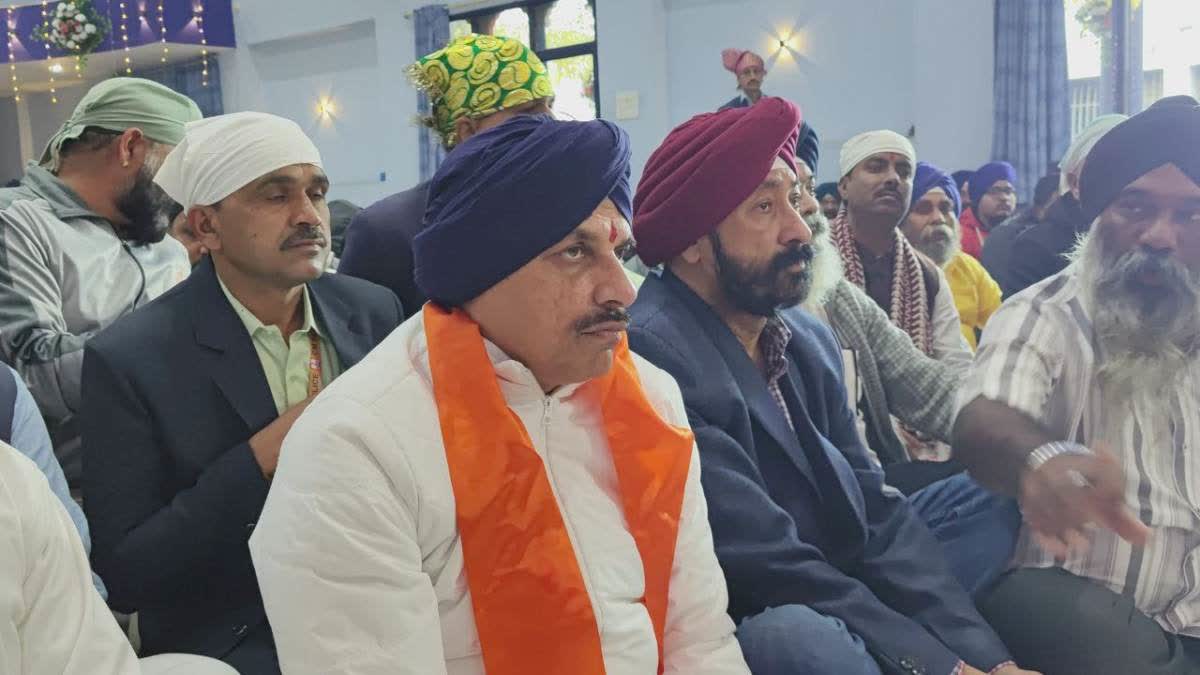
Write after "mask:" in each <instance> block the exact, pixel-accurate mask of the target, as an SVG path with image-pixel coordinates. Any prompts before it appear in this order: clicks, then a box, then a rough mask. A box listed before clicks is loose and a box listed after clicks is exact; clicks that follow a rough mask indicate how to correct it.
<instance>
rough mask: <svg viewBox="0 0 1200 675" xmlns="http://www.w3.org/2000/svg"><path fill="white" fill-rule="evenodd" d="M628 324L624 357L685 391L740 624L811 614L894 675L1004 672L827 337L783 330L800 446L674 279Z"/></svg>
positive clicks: (760, 382) (787, 384)
mask: <svg viewBox="0 0 1200 675" xmlns="http://www.w3.org/2000/svg"><path fill="white" fill-rule="evenodd" d="M631 314H632V317H633V322H632V324H631V325H630V329H629V344H630V347H631V348H632V349H633V350H634V351H636V352H637V353H638V354H641V355H642V356H643V357H645V358H646V359H647V360H649V361H650V362H651V363H653V364H654V365H656V366H658V367H659V368H662V369H664V370H666V371H667V372H668V373H670V374H671V375H672V376H674V377H675V379H676V381H677V382H678V383H679V387H680V389H681V390H682V392H683V400H684V404H685V405H686V407H687V412H688V421H689V422H690V423H691V425H692V430H693V431H694V432H695V434H696V443H697V445H698V446H699V449H700V463H701V467H702V472H701V478H700V480H701V482H702V483H703V486H704V495H705V497H706V498H707V500H708V517H709V522H710V523H711V524H712V530H713V541H714V544H715V547H716V552H717V558H718V559H719V560H720V562H721V567H722V569H723V570H724V572H725V578H726V581H727V583H728V585H729V613H730V614H731V615H732V616H733V618H734V619H735V620H738V621H740V620H741V619H743V618H745V617H749V616H753V615H756V614H758V613H760V612H762V611H764V610H766V609H767V608H770V607H778V606H781V605H789V604H801V605H806V606H808V607H811V608H812V609H813V610H815V611H817V612H820V613H822V614H825V615H827V616H832V617H836V618H838V619H841V620H842V621H844V622H845V623H846V625H847V626H849V627H850V630H851V631H853V632H854V633H855V634H857V635H859V636H860V637H861V638H862V639H863V641H864V642H865V643H866V646H867V649H868V650H869V651H870V652H871V654H872V655H873V656H874V657H875V658H876V660H877V661H878V662H879V664H880V666H882V667H883V672H884V673H888V674H893V673H917V672H929V673H949V672H950V671H951V670H952V669H953V668H954V666H955V665H956V664H957V662H958V659H959V658H960V657H961V658H964V659H967V660H968V661H969V662H971V663H975V664H978V665H982V666H986V667H988V668H991V667H993V666H995V665H998V664H1000V663H1002V662H1004V661H1007V660H1008V653H1007V651H1006V650H1005V648H1004V646H1003V645H1002V644H1000V640H999V638H998V637H997V636H996V634H995V633H994V632H993V631H992V630H991V629H990V628H989V627H988V626H987V624H986V623H984V620H983V618H982V617H981V616H980V615H979V614H978V613H977V612H976V611H975V607H974V605H973V604H972V603H971V600H970V598H969V597H967V594H966V592H965V591H963V589H962V587H961V586H959V584H958V582H957V581H956V580H955V579H954V577H952V576H951V574H950V572H949V569H948V567H947V565H946V563H945V560H944V558H943V555H942V551H941V548H940V547H939V545H938V542H937V541H936V540H935V539H934V538H933V535H932V534H930V532H929V530H928V529H927V528H926V526H925V524H924V523H922V522H921V521H920V519H919V518H918V517H917V515H916V514H915V513H914V511H913V509H912V508H911V507H910V506H909V504H908V503H907V502H906V501H905V500H904V499H903V498H901V497H900V496H899V495H898V494H897V493H896V492H895V491H893V490H890V489H886V488H885V487H884V482H883V474H882V472H881V471H880V470H879V469H878V468H877V467H876V466H875V465H874V464H873V463H872V461H871V460H870V458H869V456H868V454H867V451H866V448H865V447H864V446H863V444H862V442H861V440H860V439H859V436H858V432H857V430H856V428H855V426H854V413H853V412H851V410H850V407H849V404H848V403H847V397H846V390H845V383H844V381H843V375H842V362H841V351H840V349H839V348H838V345H837V342H836V340H835V338H834V337H833V333H832V332H830V330H829V328H827V327H826V326H825V325H824V324H822V323H821V322H820V321H818V320H817V319H816V318H814V317H812V316H811V315H809V314H807V313H805V312H800V311H795V312H787V313H785V314H784V315H782V316H781V318H782V319H783V321H785V322H786V323H787V326H788V328H789V329H790V330H791V332H792V338H791V341H790V342H789V343H788V347H787V353H788V361H789V368H788V377H787V378H785V380H783V381H781V384H782V385H784V386H783V387H782V389H783V396H784V399H785V401H786V402H787V405H788V410H789V411H790V412H791V417H792V422H793V424H794V426H795V431H793V430H792V429H791V428H790V427H789V426H788V423H787V418H785V417H784V415H783V411H782V410H781V409H780V407H779V405H778V404H777V403H776V402H775V399H774V398H773V397H772V395H771V393H770V390H769V389H768V388H767V384H766V381H765V380H764V378H763V377H762V375H761V374H760V373H759V370H758V368H757V367H756V366H755V365H754V362H753V361H752V360H751V359H750V357H749V356H748V355H747V354H746V350H745V349H744V348H743V347H742V345H741V343H740V342H739V341H738V339H737V338H736V337H735V336H734V335H733V333H732V332H731V331H730V330H729V328H728V327H727V326H726V325H725V323H724V322H723V321H722V320H721V319H720V317H718V316H717V314H716V313H715V312H714V311H713V310H712V308H710V307H709V306H708V304H706V303H705V302H704V300H702V299H701V298H700V297H699V296H697V295H696V294H695V293H694V292H693V291H692V290H691V289H690V288H689V287H688V286H687V285H686V284H684V283H683V282H682V281H681V280H680V279H679V278H678V277H676V276H675V275H674V274H672V273H671V272H670V271H666V272H663V273H662V276H661V277H659V276H657V275H654V274H652V275H650V276H648V277H647V278H646V281H645V282H644V283H643V284H642V287H641V289H640V290H639V291H638V298H637V302H635V303H634V304H633V307H632V310H631ZM797 639H803V636H797Z"/></svg>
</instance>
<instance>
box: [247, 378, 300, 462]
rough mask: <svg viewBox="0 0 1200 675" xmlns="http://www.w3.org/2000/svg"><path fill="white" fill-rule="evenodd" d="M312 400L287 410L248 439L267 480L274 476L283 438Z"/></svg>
mask: <svg viewBox="0 0 1200 675" xmlns="http://www.w3.org/2000/svg"><path fill="white" fill-rule="evenodd" d="M312 400H313V397H312V396H309V397H308V398H306V399H304V400H303V401H301V402H299V403H297V404H296V405H294V406H292V407H291V408H288V409H287V410H285V411H283V414H282V415H280V416H279V417H276V418H275V419H274V420H273V421H272V422H271V423H270V424H268V425H267V426H265V427H263V428H262V429H261V430H260V431H259V432H258V433H257V434H254V435H253V436H251V437H250V450H251V451H252V452H254V459H255V461H257V462H258V466H259V467H260V468H261V469H262V472H263V475H264V476H266V477H267V480H271V477H273V476H274V475H275V467H276V466H278V465H279V449H280V447H282V446H283V439H284V437H286V436H287V434H288V432H289V431H291V430H292V425H293V424H295V423H296V420H297V419H298V418H299V417H300V413H302V412H304V409H305V408H307V407H308V404H309V403H312Z"/></svg>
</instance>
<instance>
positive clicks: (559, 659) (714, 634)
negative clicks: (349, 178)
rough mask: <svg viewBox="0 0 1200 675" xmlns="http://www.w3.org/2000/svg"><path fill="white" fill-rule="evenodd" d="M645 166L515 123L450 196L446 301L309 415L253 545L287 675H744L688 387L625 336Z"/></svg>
mask: <svg viewBox="0 0 1200 675" xmlns="http://www.w3.org/2000/svg"><path fill="white" fill-rule="evenodd" d="M629 155H630V149H629V137H628V136H627V135H626V134H625V132H624V131H622V130H621V129H620V128H619V127H617V126H615V125H613V124H611V123H608V122H603V121H593V122H559V121H555V120H554V119H552V118H551V117H549V116H547V115H535V116H523V117H516V118H513V119H511V120H509V121H507V122H504V123H503V124H501V125H499V126H497V127H494V128H492V129H490V130H487V131H484V132H483V133H480V134H478V135H476V136H472V137H471V138H469V139H467V140H465V141H464V142H463V143H462V144H460V145H459V146H458V147H456V148H455V150H454V152H452V153H451V154H450V155H449V157H448V158H447V160H446V162H445V163H444V164H442V166H441V168H440V169H439V171H438V172H437V174H436V175H435V176H434V178H433V181H432V183H431V184H430V192H429V202H428V210H427V212H426V214H425V222H426V227H425V229H424V230H423V231H422V232H421V234H420V235H418V236H417V238H416V240H415V242H414V249H413V250H414V254H415V258H416V279H417V282H418V283H419V284H420V285H421V289H422V290H423V291H424V292H425V293H426V294H427V295H428V296H429V297H430V298H431V301H430V302H429V303H427V304H426V305H425V306H424V308H423V310H422V311H421V312H420V313H419V314H418V315H416V316H413V317H412V318H410V319H409V320H408V321H407V322H406V323H405V324H404V325H403V326H401V327H400V328H399V329H397V330H396V332H395V333H393V334H392V336H391V337H390V338H389V339H388V340H386V341H385V342H384V343H383V344H381V345H380V346H379V348H378V349H376V350H375V351H373V352H372V353H371V354H370V355H369V356H368V357H367V358H366V359H364V360H363V361H362V363H361V366H360V367H356V368H352V369H351V370H349V371H348V372H346V373H344V374H343V375H342V376H341V378H339V379H338V381H337V382H336V383H335V386H333V387H330V388H329V389H327V390H326V391H325V392H323V393H322V395H321V396H320V397H318V398H317V399H316V400H315V401H313V403H312V404H311V405H310V406H309V408H308V410H307V411H306V412H305V414H304V416H303V418H301V419H300V420H299V421H298V422H297V426H296V427H295V428H294V429H295V430H296V432H295V433H293V434H290V435H289V436H288V443H287V447H286V449H285V450H284V458H285V459H284V461H283V462H282V463H281V465H280V467H279V471H278V472H277V473H276V474H275V480H274V484H273V485H272V490H271V503H270V504H269V505H268V507H267V509H266V512H265V513H264V520H263V524H262V526H260V527H259V528H258V531H259V533H260V536H259V538H258V539H257V540H256V541H257V543H258V545H259V548H258V550H256V556H255V562H256V564H259V565H260V566H259V568H258V569H259V570H260V572H262V573H263V574H264V576H265V577H268V578H270V579H271V582H270V583H271V584H272V586H273V587H275V588H278V589H289V588H292V589H294V588H300V587H303V588H304V592H303V593H282V592H281V593H278V594H276V600H277V601H278V606H277V609H278V610H279V611H278V612H277V614H278V616H279V623H280V626H281V627H280V628H277V632H276V634H277V635H279V634H280V633H281V632H283V633H286V634H287V635H288V636H289V637H290V638H291V639H290V640H289V642H288V644H289V646H290V649H288V650H286V653H285V654H284V655H283V661H282V663H283V667H284V669H285V670H287V671H288V672H289V673H290V672H296V673H314V674H315V673H337V672H346V671H347V668H348V667H349V666H348V665H347V664H350V663H352V664H353V669H354V670H355V671H356V672H367V671H370V672H406V673H446V672H454V673H462V674H464V675H468V674H469V675H483V673H485V672H486V673H487V675H525V674H526V673H571V674H572V675H600V674H603V673H607V674H608V675H634V674H635V673H636V674H641V673H655V672H666V673H688V674H689V675H692V674H696V675H749V671H748V669H747V667H746V663H745V661H744V660H743V658H742V653H741V650H740V649H739V647H738V643H737V641H736V639H735V638H734V627H733V623H732V621H731V620H730V618H729V616H728V615H727V614H726V607H727V605H728V598H727V595H726V591H725V580H724V576H723V574H722V572H721V568H720V566H719V564H718V563H717V558H716V554H715V553H714V551H713V542H712V533H711V530H710V529H709V524H708V518H707V507H706V505H705V502H704V494H703V492H702V491H701V488H700V466H699V459H698V456H697V453H696V446H695V441H694V440H693V437H692V433H691V431H690V430H689V429H688V419H687V412H686V410H685V408H684V404H683V401H682V399H681V397H680V394H679V388H678V387H677V386H676V384H675V382H674V380H672V379H671V377H670V376H668V375H667V374H666V373H664V372H663V371H661V370H659V369H657V368H655V367H654V366H652V365H650V364H649V362H647V361H645V360H643V359H642V358H641V357H638V356H636V355H634V354H633V353H632V352H630V350H629V347H628V341H627V340H626V337H625V326H626V324H627V323H628V321H629V314H628V312H627V309H626V308H627V307H628V306H629V305H630V304H631V303H632V302H633V299H634V289H633V286H632V284H631V283H630V281H629V280H628V279H627V278H626V276H625V273H624V268H623V267H622V265H621V263H622V258H623V257H624V255H625V254H626V253H627V252H628V249H629V248H631V247H632V244H633V242H632V238H631V235H630V225H629V219H630V189H629ZM585 581H586V582H585ZM274 618H275V616H274V615H273V616H272V619H273V620H274ZM601 619H603V630H601V629H600V626H601ZM312 635H319V636H321V639H320V640H312V639H311V636H312ZM347 659H349V661H348V660H347Z"/></svg>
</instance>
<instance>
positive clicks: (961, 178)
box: [950, 169, 974, 195]
mask: <svg viewBox="0 0 1200 675" xmlns="http://www.w3.org/2000/svg"><path fill="white" fill-rule="evenodd" d="M972 173H974V172H973V171H970V170H969V169H959V170H958V171H955V172H954V173H952V174H950V177H951V178H953V179H954V186H955V187H957V188H958V193H959V194H960V195H961V194H962V189H963V186H964V185H966V184H967V183H968V182H969V181H970V180H971V174H972Z"/></svg>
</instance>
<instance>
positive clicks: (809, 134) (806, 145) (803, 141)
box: [796, 122, 821, 176]
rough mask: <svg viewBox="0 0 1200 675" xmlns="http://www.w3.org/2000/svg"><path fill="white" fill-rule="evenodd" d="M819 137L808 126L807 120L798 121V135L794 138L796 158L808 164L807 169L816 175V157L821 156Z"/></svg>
mask: <svg viewBox="0 0 1200 675" xmlns="http://www.w3.org/2000/svg"><path fill="white" fill-rule="evenodd" d="M820 142H821V141H820V139H818V138H817V132H816V131H814V130H813V128H812V127H810V126H808V122H801V123H800V137H799V138H798V139H797V140H796V159H798V160H800V161H801V162H804V163H805V164H807V165H808V170H809V171H811V172H812V173H813V175H814V176H815V175H817V159H818V158H819V157H820V156H821V146H820Z"/></svg>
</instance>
